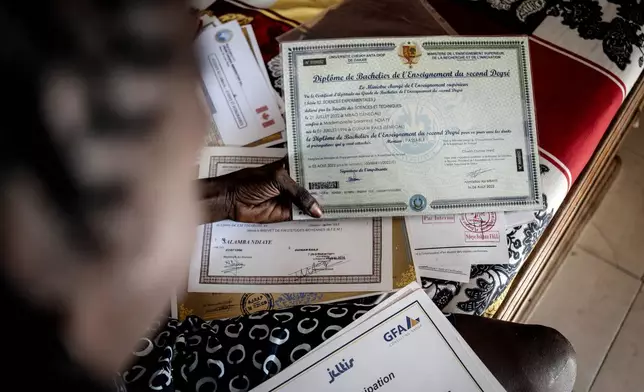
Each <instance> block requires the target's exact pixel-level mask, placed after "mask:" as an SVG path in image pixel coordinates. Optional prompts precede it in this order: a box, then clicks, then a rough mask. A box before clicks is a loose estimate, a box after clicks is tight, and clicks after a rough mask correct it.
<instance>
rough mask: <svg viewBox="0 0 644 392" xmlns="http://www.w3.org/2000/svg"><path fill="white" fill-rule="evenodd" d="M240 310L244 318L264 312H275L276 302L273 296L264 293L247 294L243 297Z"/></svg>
mask: <svg viewBox="0 0 644 392" xmlns="http://www.w3.org/2000/svg"><path fill="white" fill-rule="evenodd" d="M239 308H240V309H241V312H242V314H243V315H244V316H247V315H249V314H251V313H255V312H261V311H264V310H273V309H274V308H275V301H274V300H273V296H272V295H270V294H264V293H246V294H244V295H242V297H241V301H240V303H239Z"/></svg>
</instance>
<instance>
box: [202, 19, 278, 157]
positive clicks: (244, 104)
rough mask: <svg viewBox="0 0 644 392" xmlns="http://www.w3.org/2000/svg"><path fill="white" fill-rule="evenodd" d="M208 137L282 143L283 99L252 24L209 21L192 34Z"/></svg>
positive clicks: (239, 142)
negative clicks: (207, 111) (209, 120)
mask: <svg viewBox="0 0 644 392" xmlns="http://www.w3.org/2000/svg"><path fill="white" fill-rule="evenodd" d="M195 44H196V49H197V53H198V57H199V66H200V69H201V77H202V81H203V91H204V95H205V99H206V103H207V105H208V107H209V109H210V112H211V114H212V121H213V129H212V132H213V133H215V134H216V136H215V137H211V138H210V139H211V143H213V144H224V145H227V146H248V145H251V146H256V145H261V146H263V147H269V146H272V145H275V144H279V143H283V142H284V141H285V139H284V130H285V125H284V119H283V117H282V113H281V111H282V108H283V105H284V103H283V101H282V98H281V97H280V96H279V94H277V92H276V91H275V90H274V89H273V88H272V87H271V84H270V80H269V78H268V73H267V72H266V67H265V65H264V61H263V60H262V54H261V52H260V50H259V46H258V44H257V39H256V38H255V33H254V32H253V28H252V27H251V26H250V25H246V26H243V27H241V26H240V25H239V23H238V22H237V21H232V22H228V23H225V24H219V25H213V24H211V25H207V26H206V27H205V28H204V29H203V30H202V31H201V34H200V35H199V37H198V38H197V40H196V43H195Z"/></svg>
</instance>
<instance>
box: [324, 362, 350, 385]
mask: <svg viewBox="0 0 644 392" xmlns="http://www.w3.org/2000/svg"><path fill="white" fill-rule="evenodd" d="M352 367H353V358H350V359H349V362H347V361H345V360H344V358H343V359H342V361H341V362H338V364H337V365H335V370H337V372H336V371H335V370H332V369H329V368H326V371H327V373H329V376H331V380H329V384H331V383H333V381H335V379H336V378H338V377H340V375H341V374H342V373H344V372H346V371H347V370H349V369H351V368H352Z"/></svg>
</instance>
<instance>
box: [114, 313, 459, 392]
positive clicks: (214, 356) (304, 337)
mask: <svg viewBox="0 0 644 392" xmlns="http://www.w3.org/2000/svg"><path fill="white" fill-rule="evenodd" d="M376 305H377V304H375V303H371V304H362V303H338V304H318V305H304V306H298V307H294V308H290V309H283V310H276V311H265V312H261V313H254V314H251V315H248V316H240V317H235V318H231V319H222V320H213V321H204V320H202V319H200V318H198V317H195V316H189V317H188V318H187V319H185V320H184V321H182V322H179V321H178V320H177V319H172V318H171V319H168V320H167V321H166V322H165V323H162V322H159V323H158V324H157V325H156V326H155V327H153V328H151V329H150V331H149V332H150V335H149V337H146V338H141V341H140V345H139V347H138V349H137V351H135V352H134V353H133V354H134V358H133V360H132V364H131V365H130V366H129V367H128V368H127V370H125V371H123V372H122V373H121V374H119V377H118V379H117V380H116V381H117V383H116V384H117V390H119V391H183V392H186V391H197V392H213V391H234V392H241V391H247V390H250V389H253V388H254V387H256V386H258V385H259V384H261V383H262V382H264V381H266V380H267V379H269V378H270V377H272V376H274V375H275V374H277V373H279V372H280V371H282V370H283V369H285V368H286V367H287V366H289V365H290V364H292V363H293V362H295V361H297V360H298V359H299V358H301V357H302V356H304V355H305V354H306V353H308V352H309V351H311V350H312V349H314V348H315V347H317V346H318V345H319V344H320V343H322V342H324V341H325V340H327V339H329V338H330V337H331V336H333V335H334V334H335V333H337V332H338V331H340V330H341V329H342V328H344V327H346V326H347V325H349V324H350V323H351V322H352V321H354V320H356V319H357V318H358V317H360V316H362V315H364V314H365V313H367V312H368V311H369V310H370V309H372V308H373V307H375V306H376ZM447 317H448V318H450V319H451V316H449V315H448V316H447ZM450 321H451V320H450Z"/></svg>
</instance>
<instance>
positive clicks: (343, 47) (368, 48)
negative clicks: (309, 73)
mask: <svg viewBox="0 0 644 392" xmlns="http://www.w3.org/2000/svg"><path fill="white" fill-rule="evenodd" d="M396 45H397V44H396V43H394V42H367V43H357V44H353V43H352V44H339V43H338V44H326V45H307V46H295V47H292V48H288V53H287V56H286V57H287V58H286V61H287V62H288V67H289V69H290V70H291V72H290V78H289V79H290V83H291V89H290V90H291V91H290V93H289V97H290V106H291V112H290V118H288V119H287V121H290V122H291V129H294V130H296V131H295V132H294V133H295V134H294V137H293V150H294V154H293V168H292V174H293V175H295V181H296V182H297V183H299V184H304V186H305V187H306V183H307V182H306V180H305V179H304V167H303V166H302V164H301V157H302V156H303V153H302V143H301V140H300V138H301V135H300V133H299V131H297V130H299V129H300V116H298V115H296V113H298V111H297V105H296V101H297V97H298V91H299V87H298V84H297V80H298V78H297V70H298V68H297V67H296V66H294V65H295V64H297V57H298V56H300V55H307V54H324V53H341V52H351V53H356V52H378V51H392V50H396ZM321 208H322V212H323V213H326V214H339V213H345V214H346V213H353V214H355V213H392V214H397V213H398V214H399V213H403V212H405V211H406V210H407V204H406V203H402V202H401V203H379V204H362V205H359V206H356V205H333V204H326V205H324V206H322V207H321Z"/></svg>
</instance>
